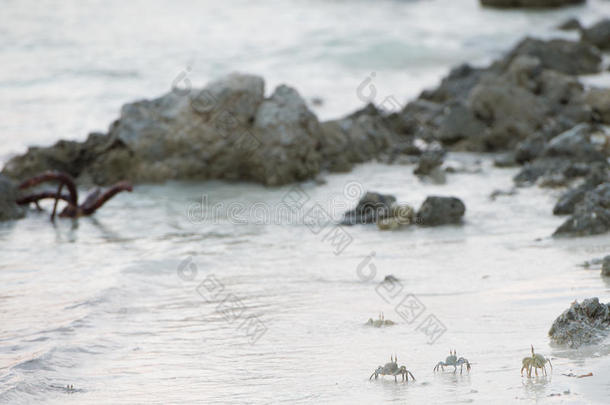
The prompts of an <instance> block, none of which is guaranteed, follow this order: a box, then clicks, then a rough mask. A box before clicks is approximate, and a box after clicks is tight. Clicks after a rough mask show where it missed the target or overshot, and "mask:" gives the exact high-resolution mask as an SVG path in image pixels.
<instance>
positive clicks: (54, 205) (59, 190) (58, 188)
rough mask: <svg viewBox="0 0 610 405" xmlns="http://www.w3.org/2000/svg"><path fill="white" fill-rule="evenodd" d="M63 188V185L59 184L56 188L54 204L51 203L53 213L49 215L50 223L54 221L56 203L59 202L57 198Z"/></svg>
mask: <svg viewBox="0 0 610 405" xmlns="http://www.w3.org/2000/svg"><path fill="white" fill-rule="evenodd" d="M63 188H64V183H59V187H57V193H56V194H55V202H54V203H53V212H52V213H51V221H54V220H55V212H57V203H58V202H59V197H58V196H60V195H61V190H62V189H63Z"/></svg>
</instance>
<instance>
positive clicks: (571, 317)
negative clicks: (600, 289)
mask: <svg viewBox="0 0 610 405" xmlns="http://www.w3.org/2000/svg"><path fill="white" fill-rule="evenodd" d="M609 326H610V303H608V304H603V303H600V302H599V299H598V298H597V297H595V298H587V299H585V300H583V301H582V303H579V302H578V301H574V302H573V303H572V305H570V308H568V309H566V310H565V311H564V312H563V313H562V314H561V315H559V317H557V319H555V322H553V325H552V326H551V329H550V330H549V336H550V337H551V340H552V341H553V342H555V343H558V344H567V345H568V346H570V347H572V348H577V347H580V346H582V345H586V344H593V343H597V342H599V341H601V339H602V338H604V337H605V336H606V335H607V331H608V327H609Z"/></svg>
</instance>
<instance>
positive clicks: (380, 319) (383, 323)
mask: <svg viewBox="0 0 610 405" xmlns="http://www.w3.org/2000/svg"><path fill="white" fill-rule="evenodd" d="M395 324H396V323H395V322H394V321H390V320H389V319H385V317H384V316H383V312H381V313H380V314H379V317H378V318H377V320H373V318H369V320H368V321H367V322H366V323H365V325H367V326H373V327H375V328H381V327H382V326H392V325H395Z"/></svg>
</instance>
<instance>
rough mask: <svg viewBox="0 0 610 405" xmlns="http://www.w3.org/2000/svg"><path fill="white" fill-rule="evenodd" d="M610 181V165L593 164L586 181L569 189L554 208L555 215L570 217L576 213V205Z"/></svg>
mask: <svg viewBox="0 0 610 405" xmlns="http://www.w3.org/2000/svg"><path fill="white" fill-rule="evenodd" d="M609 181H610V171H609V169H608V165H607V164H606V163H605V162H603V163H602V162H595V163H593V164H592V166H591V169H590V172H589V174H588V175H587V177H586V178H585V181H584V182H583V183H582V184H581V185H579V186H578V187H574V188H572V189H569V190H568V191H566V192H565V193H564V194H562V196H561V197H559V200H558V201H557V204H555V207H554V208H553V214H554V215H568V214H572V213H573V212H574V208H575V207H576V204H578V203H579V202H581V201H582V200H583V199H584V198H585V195H586V194H587V192H589V191H591V190H593V189H594V188H595V187H597V186H598V185H599V184H601V183H605V182H609Z"/></svg>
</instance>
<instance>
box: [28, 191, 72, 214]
mask: <svg viewBox="0 0 610 405" xmlns="http://www.w3.org/2000/svg"><path fill="white" fill-rule="evenodd" d="M46 198H57V199H60V200H63V201H66V202H68V203H69V202H70V196H69V195H68V194H61V195H58V194H57V193H55V192H53V191H41V192H40V193H35V194H31V195H28V196H25V197H21V198H19V199H17V201H16V202H17V204H18V205H27V204H30V203H34V204H36V206H37V207H39V208H40V206H39V205H38V201H40V200H44V199H46ZM41 210H42V209H41Z"/></svg>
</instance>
